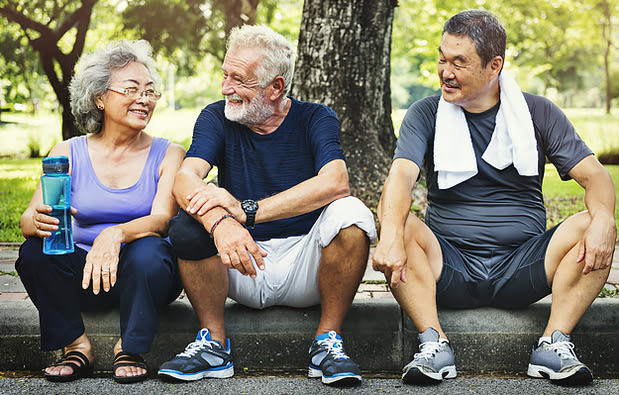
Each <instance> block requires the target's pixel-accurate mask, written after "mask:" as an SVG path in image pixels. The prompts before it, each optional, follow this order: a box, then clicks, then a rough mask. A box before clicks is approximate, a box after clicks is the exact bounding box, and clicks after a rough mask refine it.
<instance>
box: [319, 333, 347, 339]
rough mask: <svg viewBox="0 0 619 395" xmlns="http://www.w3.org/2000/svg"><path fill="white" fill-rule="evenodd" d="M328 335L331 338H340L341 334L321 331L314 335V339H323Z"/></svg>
mask: <svg viewBox="0 0 619 395" xmlns="http://www.w3.org/2000/svg"><path fill="white" fill-rule="evenodd" d="M330 337H331V338H333V339H337V340H342V338H341V336H340V335H338V334H337V333H336V332H335V331H331V332H325V333H321V334H320V335H318V336H316V340H325V339H328V338H330Z"/></svg>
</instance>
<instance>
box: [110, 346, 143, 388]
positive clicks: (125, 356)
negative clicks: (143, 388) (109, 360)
mask: <svg viewBox="0 0 619 395" xmlns="http://www.w3.org/2000/svg"><path fill="white" fill-rule="evenodd" d="M125 366H135V367H137V368H142V369H144V370H146V373H144V374H141V375H139V376H122V377H121V376H116V370H117V369H118V368H121V367H125ZM112 371H113V376H112V378H113V379H114V381H116V382H117V383H119V384H131V383H138V382H140V381H144V380H146V379H147V378H148V367H147V366H146V362H144V358H142V356H141V355H140V354H132V353H130V352H126V351H121V352H119V353H118V354H116V355H114V365H113V366H112Z"/></svg>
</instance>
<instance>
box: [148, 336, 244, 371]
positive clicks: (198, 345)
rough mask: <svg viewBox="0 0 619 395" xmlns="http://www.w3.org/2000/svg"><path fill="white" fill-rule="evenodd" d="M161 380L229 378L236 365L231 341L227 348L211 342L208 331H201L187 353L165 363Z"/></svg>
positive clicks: (161, 369)
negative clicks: (231, 353) (231, 354)
mask: <svg viewBox="0 0 619 395" xmlns="http://www.w3.org/2000/svg"><path fill="white" fill-rule="evenodd" d="M158 374H159V376H160V377H161V378H174V379H178V380H184V381H194V380H199V379H202V378H205V377H211V378H220V379H224V378H228V377H232V376H233V375H234V364H233V363H232V357H231V356H230V339H226V348H224V347H223V346H222V345H221V343H220V342H218V341H216V340H211V334H210V332H209V331H208V329H201V330H200V332H198V336H196V341H194V342H192V343H189V345H188V346H187V347H186V348H185V351H183V352H182V353H180V354H178V355H176V356H175V357H174V358H172V359H171V360H169V361H168V362H164V363H163V364H162V365H161V367H160V368H159V372H158Z"/></svg>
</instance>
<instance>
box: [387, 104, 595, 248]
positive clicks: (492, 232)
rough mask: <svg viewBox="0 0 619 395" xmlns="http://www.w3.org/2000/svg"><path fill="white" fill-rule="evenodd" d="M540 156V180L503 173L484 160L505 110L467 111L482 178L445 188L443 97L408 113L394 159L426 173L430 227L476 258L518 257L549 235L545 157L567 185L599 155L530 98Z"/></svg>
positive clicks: (561, 117)
mask: <svg viewBox="0 0 619 395" xmlns="http://www.w3.org/2000/svg"><path fill="white" fill-rule="evenodd" d="M524 98H525V100H526V102H527V105H528V106H529V111H530V112H531V117H532V119H533V126H534V129H535V137H536V139H537V151H538V155H539V175H538V176H532V177H531V176H528V177H523V176H521V175H519V174H518V172H517V170H516V169H515V168H514V166H513V165H510V166H508V167H507V168H505V169H503V170H498V169H495V168H494V167H492V166H491V165H489V164H488V163H486V162H485V161H484V160H483V159H481V156H482V155H483V153H484V151H485V150H486V147H487V146H488V144H489V143H490V138H491V137H492V133H493V131H494V123H495V118H496V114H497V111H498V109H499V106H500V103H499V104H497V105H495V106H494V107H492V108H490V109H489V110H487V111H485V112H482V113H469V112H466V111H464V113H465V116H466V120H467V123H468V126H469V130H470V132H471V139H472V142H473V149H474V151H475V157H476V160H477V168H478V174H477V175H475V176H474V177H472V178H469V179H468V180H466V181H464V182H462V183H460V184H458V185H456V186H454V187H452V188H449V189H439V188H438V184H437V172H435V171H434V160H433V152H434V134H435V127H436V111H437V108H438V102H439V99H440V96H439V95H437V96H430V97H426V98H424V99H421V100H419V101H417V102H416V103H414V104H413V105H412V106H411V107H410V108H409V109H408V112H407V113H406V116H405V117H404V120H403V122H402V126H401V127H400V134H399V137H398V143H397V147H396V150H395V155H394V159H396V158H406V159H409V160H412V161H413V162H415V163H416V164H417V165H418V166H419V167H420V168H422V169H423V171H424V174H425V176H426V182H427V187H428V208H427V212H426V224H427V225H428V226H429V227H430V229H432V230H433V231H434V232H436V233H437V234H439V235H441V236H443V237H445V238H446V239H447V240H449V241H450V242H451V243H452V244H454V245H455V246H456V247H458V248H459V249H461V250H468V251H470V253H474V254H475V255H478V256H479V255H481V256H484V255H491V254H492V253H493V252H496V251H497V250H498V251H505V250H511V249H514V248H516V247H518V246H520V245H521V244H522V243H524V242H525V241H527V240H528V239H530V238H531V237H533V236H535V235H538V234H540V233H542V232H544V230H545V229H546V209H545V207H544V198H543V195H542V179H543V177H544V164H545V162H546V158H548V160H549V161H550V162H551V163H553V164H554V166H555V167H556V168H557V170H558V172H559V175H560V176H561V178H562V179H563V180H568V179H570V177H569V175H568V174H567V173H568V172H569V171H570V170H571V169H572V167H574V166H575V165H576V164H577V163H578V162H580V161H581V160H582V159H583V158H585V157H587V156H589V155H591V154H592V152H591V150H590V149H589V148H588V147H587V146H586V145H585V143H584V142H583V141H582V140H581V139H580V137H579V136H578V134H577V133H576V131H575V130H574V127H573V126H572V124H571V123H570V121H569V120H568V119H567V117H566V116H565V114H563V112H562V111H561V110H560V109H559V108H558V107H557V106H556V105H554V104H553V103H552V102H550V101H549V100H547V99H545V98H543V97H541V96H536V95H532V94H528V93H524Z"/></svg>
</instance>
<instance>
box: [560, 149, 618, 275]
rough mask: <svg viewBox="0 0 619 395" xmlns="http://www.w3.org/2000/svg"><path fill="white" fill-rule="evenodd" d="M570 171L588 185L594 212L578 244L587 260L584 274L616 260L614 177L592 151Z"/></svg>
mask: <svg viewBox="0 0 619 395" xmlns="http://www.w3.org/2000/svg"><path fill="white" fill-rule="evenodd" d="M568 174H569V175H570V177H572V178H573V179H574V180H576V182H578V184H580V185H581V186H582V187H583V188H584V189H585V205H586V206H587V209H588V210H589V215H590V216H591V223H590V224H589V227H588V229H587V230H586V231H585V234H584V235H583V238H582V240H581V241H580V244H579V248H578V261H579V262H580V261H582V260H583V259H584V260H585V267H584V269H583V274H587V273H589V272H591V271H592V270H599V269H605V268H607V267H608V266H609V265H611V264H612V258H613V252H614V249H615V242H616V240H617V228H616V225H615V216H614V213H615V186H614V184H613V181H612V178H611V177H610V174H609V173H608V170H606V169H605V168H604V166H602V165H601V164H600V162H599V161H598V160H597V159H596V158H595V157H594V156H592V155H591V156H588V157H586V158H584V159H583V160H581V161H580V162H578V164H576V166H574V167H573V168H572V170H570V172H569V173H568Z"/></svg>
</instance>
